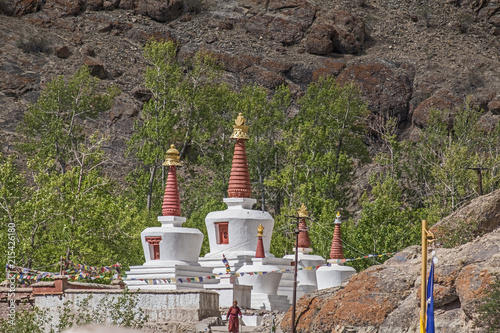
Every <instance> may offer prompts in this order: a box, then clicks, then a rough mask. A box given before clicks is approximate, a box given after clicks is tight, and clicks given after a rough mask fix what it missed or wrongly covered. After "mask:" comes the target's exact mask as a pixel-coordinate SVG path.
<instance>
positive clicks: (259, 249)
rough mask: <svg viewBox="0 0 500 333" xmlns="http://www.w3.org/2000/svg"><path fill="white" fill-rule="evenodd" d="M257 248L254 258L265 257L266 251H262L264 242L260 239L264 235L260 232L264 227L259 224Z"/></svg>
mask: <svg viewBox="0 0 500 333" xmlns="http://www.w3.org/2000/svg"><path fill="white" fill-rule="evenodd" d="M257 231H258V233H257V237H258V239H257V249H256V250H255V258H265V257H266V253H265V252H264V242H263V241H262V237H263V236H264V234H263V233H262V232H263V231H264V227H263V226H262V224H261V225H259V227H258V228H257Z"/></svg>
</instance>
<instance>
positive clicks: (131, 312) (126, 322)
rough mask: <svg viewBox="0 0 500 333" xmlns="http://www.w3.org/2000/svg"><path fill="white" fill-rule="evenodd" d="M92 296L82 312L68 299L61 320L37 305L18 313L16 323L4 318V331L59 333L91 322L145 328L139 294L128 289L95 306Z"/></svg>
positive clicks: (0, 326) (1, 321)
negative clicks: (92, 302) (74, 309)
mask: <svg viewBox="0 0 500 333" xmlns="http://www.w3.org/2000/svg"><path fill="white" fill-rule="evenodd" d="M92 297H93V296H92V295H90V296H88V297H86V298H84V299H83V300H81V301H78V303H77V306H78V311H76V312H73V311H71V308H72V305H73V302H71V301H66V302H64V305H63V306H62V308H61V307H58V311H59V312H60V319H59V323H58V324H57V325H55V324H54V322H53V318H52V316H49V315H48V311H47V310H41V309H39V308H36V307H35V309H34V310H31V311H29V310H24V311H19V312H17V313H16V319H15V320H14V325H12V324H11V322H9V321H7V320H5V319H2V318H0V333H26V332H30V333H43V332H50V333H58V332H62V331H64V330H66V329H68V328H71V327H74V326H81V325H87V324H108V325H115V326H121V327H132V328H142V326H143V325H144V323H145V322H146V321H147V320H148V316H147V315H144V311H143V310H142V309H141V308H139V309H138V308H137V297H136V295H135V294H133V293H129V292H128V291H127V290H124V291H123V293H122V294H120V295H117V296H113V295H109V296H108V297H106V298H103V299H102V300H101V301H100V302H99V303H98V304H97V306H96V308H95V309H93V308H92V307H91V306H90V304H91V300H92Z"/></svg>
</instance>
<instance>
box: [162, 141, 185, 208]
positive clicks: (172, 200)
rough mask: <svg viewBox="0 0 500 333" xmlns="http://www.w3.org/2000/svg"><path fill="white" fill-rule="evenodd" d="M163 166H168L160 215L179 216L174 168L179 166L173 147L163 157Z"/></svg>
mask: <svg viewBox="0 0 500 333" xmlns="http://www.w3.org/2000/svg"><path fill="white" fill-rule="evenodd" d="M163 165H165V166H168V176H167V185H166V186H165V195H164V196H163V206H162V210H161V211H162V213H163V216H181V200H180V198H179V188H178V186H177V172H176V166H180V165H181V163H180V162H179V151H178V150H177V149H175V146H174V145H171V146H170V149H169V150H167V154H166V155H165V162H164V163H163Z"/></svg>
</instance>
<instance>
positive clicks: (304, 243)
mask: <svg viewBox="0 0 500 333" xmlns="http://www.w3.org/2000/svg"><path fill="white" fill-rule="evenodd" d="M297 213H298V214H299V217H303V218H302V219H300V223H299V237H298V238H299V240H298V242H297V243H298V244H297V245H296V247H300V248H304V249H307V248H309V247H310V246H311V240H310V239H309V228H307V225H306V219H305V218H306V217H308V216H309V213H308V212H307V207H306V206H305V205H304V204H302V206H301V207H300V210H299V211H298V212H297Z"/></svg>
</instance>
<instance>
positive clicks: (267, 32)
mask: <svg viewBox="0 0 500 333" xmlns="http://www.w3.org/2000/svg"><path fill="white" fill-rule="evenodd" d="M250 4H254V5H255V7H254V8H253V10H254V11H255V12H256V13H257V14H256V15H254V16H253V17H251V18H250V19H249V20H247V21H246V22H245V28H246V29H247V31H248V32H250V33H252V34H254V35H257V36H259V37H262V38H266V39H271V40H276V41H279V42H281V43H282V44H283V45H285V46H289V45H294V44H297V43H298V42H300V41H301V40H302V38H304V32H305V31H306V30H307V29H308V28H309V27H310V26H311V24H312V23H313V20H314V17H315V15H316V11H317V8H316V7H314V6H313V5H312V4H311V3H310V2H308V1H305V0H297V1H277V0H271V1H269V2H268V5H267V7H265V8H264V9H265V11H264V12H260V10H259V8H260V7H261V6H263V5H264V3H263V2H260V1H254V2H253V3H252V2H250Z"/></svg>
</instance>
